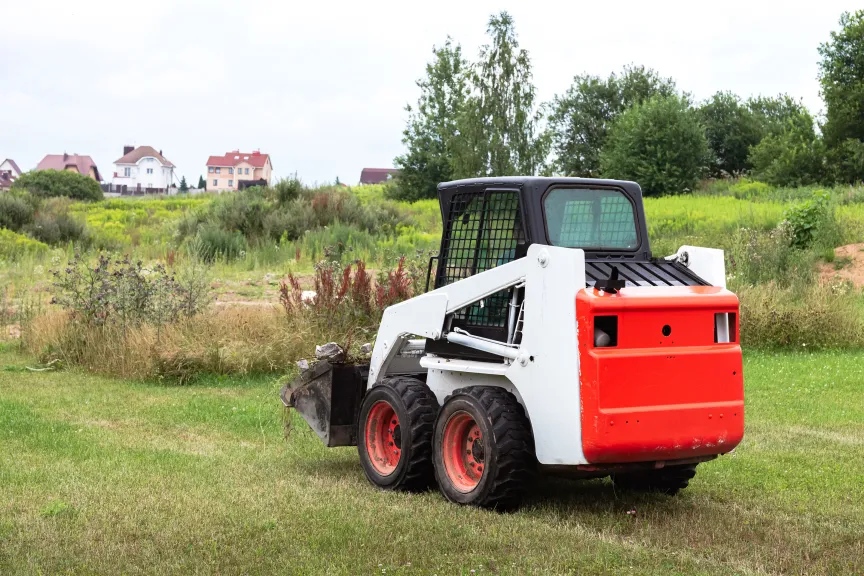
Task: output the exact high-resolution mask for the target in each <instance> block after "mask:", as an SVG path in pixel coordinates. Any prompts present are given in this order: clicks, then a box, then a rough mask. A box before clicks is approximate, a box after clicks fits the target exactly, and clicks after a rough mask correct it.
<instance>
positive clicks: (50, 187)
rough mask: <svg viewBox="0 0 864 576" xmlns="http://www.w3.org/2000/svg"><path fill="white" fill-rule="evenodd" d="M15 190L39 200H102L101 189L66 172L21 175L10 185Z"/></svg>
mask: <svg viewBox="0 0 864 576" xmlns="http://www.w3.org/2000/svg"><path fill="white" fill-rule="evenodd" d="M12 188H13V189H16V190H26V191H28V192H30V194H33V195H34V196H36V197H39V198H55V197H58V196H65V197H67V198H74V199H76V200H86V201H95V200H102V199H103V198H104V196H103V195H102V188H100V187H99V183H98V182H96V181H95V180H93V179H92V178H90V177H89V176H84V175H81V174H78V173H77V172H71V171H68V170H39V171H38V172H27V173H26V174H22V175H21V176H20V177H19V178H18V179H16V180H15V181H14V182H13V183H12Z"/></svg>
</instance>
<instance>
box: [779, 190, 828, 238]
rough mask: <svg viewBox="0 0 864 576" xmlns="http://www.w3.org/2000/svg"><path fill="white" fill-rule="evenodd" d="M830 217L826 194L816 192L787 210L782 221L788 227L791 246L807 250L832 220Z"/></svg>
mask: <svg viewBox="0 0 864 576" xmlns="http://www.w3.org/2000/svg"><path fill="white" fill-rule="evenodd" d="M832 216H833V214H832V213H831V208H830V206H829V196H828V193H827V192H823V193H818V192H817V193H815V194H813V197H812V198H811V199H809V200H806V201H805V202H802V203H800V204H796V205H794V206H792V207H790V208H788V209H787V210H786V212H785V213H784V214H783V219H784V222H785V223H786V224H787V225H788V226H789V233H790V243H791V245H792V246H794V247H795V248H809V247H810V246H811V245H812V244H813V242H814V240H815V239H816V235H817V233H818V232H820V230H821V229H822V228H824V227H826V225H827V224H828V221H829V220H833V218H832ZM832 248H833V246H832Z"/></svg>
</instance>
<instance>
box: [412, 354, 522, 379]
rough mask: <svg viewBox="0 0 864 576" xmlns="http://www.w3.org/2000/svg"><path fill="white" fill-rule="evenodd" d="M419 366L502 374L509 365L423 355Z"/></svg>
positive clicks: (473, 372)
mask: <svg viewBox="0 0 864 576" xmlns="http://www.w3.org/2000/svg"><path fill="white" fill-rule="evenodd" d="M420 366H422V367H423V368H426V369H428V370H433V369H435V370H444V371H446V372H469V373H472V374H494V375H496V376H504V374H506V373H507V368H509V367H510V366H509V365H508V364H504V363H503V362H502V363H500V364H495V363H493V362H479V361H477V360H460V359H456V358H436V357H434V356H424V357H423V358H421V359H420Z"/></svg>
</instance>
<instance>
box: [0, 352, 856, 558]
mask: <svg viewBox="0 0 864 576" xmlns="http://www.w3.org/2000/svg"><path fill="white" fill-rule="evenodd" d="M745 363H746V376H745V377H746V382H747V393H748V396H747V433H746V439H745V441H744V443H743V444H742V445H741V446H740V447H739V448H738V449H737V450H736V451H735V452H734V454H733V455H730V456H726V457H723V458H721V459H719V460H717V461H714V462H711V463H708V464H704V465H702V466H700V467H699V473H698V474H697V476H696V478H695V480H694V481H693V482H692V484H691V487H690V488H689V489H687V490H685V491H684V492H682V493H681V494H680V495H679V496H678V497H675V498H669V497H666V496H660V495H652V496H645V495H642V496H638V495H630V494H622V493H620V492H618V493H616V492H615V490H613V487H612V485H611V484H610V483H609V482H608V481H590V482H572V481H564V480H541V481H539V482H538V484H537V486H536V488H535V491H534V496H533V497H532V498H531V499H530V501H529V502H528V503H527V505H526V506H525V508H524V509H523V510H522V511H520V512H518V513H515V514H508V515H502V514H496V513H494V512H486V511H480V510H474V509H469V508H460V507H456V506H454V505H451V504H448V503H445V502H444V500H443V499H442V497H441V496H439V495H438V494H437V493H436V492H430V493H427V494H422V495H408V494H392V493H384V492H379V491H377V490H375V489H373V488H372V487H371V486H369V485H368V484H367V483H366V481H365V480H364V479H363V476H362V472H361V470H360V467H359V465H358V461H357V455H356V451H355V450H354V449H347V448H346V449H335V450H327V449H325V448H322V447H321V446H320V445H319V444H318V441H317V439H316V438H315V437H314V436H313V435H312V433H311V432H310V431H309V430H308V428H306V426H305V424H304V423H303V422H302V421H301V420H299V419H298V418H296V417H295V418H294V419H293V428H292V431H291V432H290V434H289V435H288V437H287V439H286V437H285V428H284V422H283V410H282V408H281V406H280V404H279V401H278V399H277V385H276V383H275V382H274V381H273V380H272V379H256V380H250V381H247V382H237V381H233V382H219V381H215V380H214V381H211V382H209V383H201V384H197V385H193V386H188V387H166V386H160V385H156V384H141V383H130V382H125V381H118V380H111V379H106V378H99V377H94V376H90V375H87V374H84V373H82V372H75V371H66V372H57V373H31V372H28V371H26V370H24V368H23V367H24V366H25V364H26V361H25V360H24V359H23V358H21V357H19V356H16V355H14V354H13V353H11V352H9V351H8V350H7V351H6V352H2V351H0V574H3V575H6V574H58V573H85V574H90V573H94V574H109V573H125V574H167V573H204V574H259V573H279V574H440V575H444V574H471V573H476V574H530V573H556V574H562V573H578V574H604V573H606V574H764V573H768V574H790V573H792V574H798V573H801V574H862V573H864V355H861V354H853V353H815V354H806V353H802V354H794V355H788V354H787V355H777V356H774V355H770V354H761V353H759V354H755V353H754V354H748V355H747V356H746V360H745ZM694 381H695V382H698V375H697V374H694ZM628 512H630V513H628Z"/></svg>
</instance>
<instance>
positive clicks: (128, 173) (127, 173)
mask: <svg viewBox="0 0 864 576" xmlns="http://www.w3.org/2000/svg"><path fill="white" fill-rule="evenodd" d="M123 175H124V176H125V177H126V178H129V177H130V176H132V168H130V167H129V166H127V167H126V168H124V169H123Z"/></svg>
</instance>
